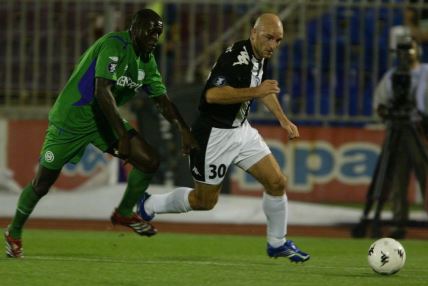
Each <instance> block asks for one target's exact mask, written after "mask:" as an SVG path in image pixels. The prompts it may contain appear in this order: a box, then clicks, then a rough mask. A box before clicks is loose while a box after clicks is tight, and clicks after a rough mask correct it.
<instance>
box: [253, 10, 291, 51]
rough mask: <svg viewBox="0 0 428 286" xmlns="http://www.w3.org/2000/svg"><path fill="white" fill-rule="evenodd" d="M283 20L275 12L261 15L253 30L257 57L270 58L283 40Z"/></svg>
mask: <svg viewBox="0 0 428 286" xmlns="http://www.w3.org/2000/svg"><path fill="white" fill-rule="evenodd" d="M283 34H284V30H283V27H282V22H281V20H280V19H279V18H278V16H277V15H275V14H273V13H264V14H262V15H260V16H259V17H258V18H257V20H256V22H255V23H254V26H253V28H252V30H251V36H250V40H251V44H252V46H253V51H254V54H255V55H256V57H257V58H259V59H262V58H270V57H271V56H272V54H273V52H274V51H275V50H276V49H277V48H278V46H279V44H280V43H281V41H282V38H283Z"/></svg>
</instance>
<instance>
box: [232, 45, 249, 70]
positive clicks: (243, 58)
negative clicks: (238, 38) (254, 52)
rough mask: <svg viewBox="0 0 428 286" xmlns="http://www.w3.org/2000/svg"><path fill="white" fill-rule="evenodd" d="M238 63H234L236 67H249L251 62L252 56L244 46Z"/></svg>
mask: <svg viewBox="0 0 428 286" xmlns="http://www.w3.org/2000/svg"><path fill="white" fill-rule="evenodd" d="M237 59H238V61H236V62H234V63H233V66H234V65H248V64H249V62H250V56H249V55H248V52H247V48H246V47H245V46H244V50H242V51H241V52H240V53H239V55H238V57H237Z"/></svg>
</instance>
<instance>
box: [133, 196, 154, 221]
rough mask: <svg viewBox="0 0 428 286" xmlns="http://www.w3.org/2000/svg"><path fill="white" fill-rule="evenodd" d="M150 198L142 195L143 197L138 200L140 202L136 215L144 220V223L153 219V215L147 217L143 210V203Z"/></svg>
mask: <svg viewBox="0 0 428 286" xmlns="http://www.w3.org/2000/svg"><path fill="white" fill-rule="evenodd" d="M149 198H150V194H148V193H144V194H143V196H142V197H141V199H140V202H139V203H138V206H137V213H138V214H139V215H140V216H141V217H142V218H143V219H144V220H145V221H151V220H152V219H154V217H155V214H152V215H149V214H148V213H146V210H145V209H144V203H145V202H146V201H147V200H148V199H149Z"/></svg>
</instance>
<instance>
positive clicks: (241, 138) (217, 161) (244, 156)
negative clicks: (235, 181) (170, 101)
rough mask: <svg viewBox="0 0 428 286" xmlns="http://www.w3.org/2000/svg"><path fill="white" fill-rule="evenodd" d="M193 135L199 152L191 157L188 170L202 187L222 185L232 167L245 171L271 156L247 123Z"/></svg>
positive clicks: (256, 132) (196, 132)
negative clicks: (203, 184)
mask: <svg viewBox="0 0 428 286" xmlns="http://www.w3.org/2000/svg"><path fill="white" fill-rule="evenodd" d="M192 133H193V135H194V136H195V138H196V140H197V141H198V142H199V147H200V149H199V150H196V151H194V152H192V153H191V154H190V170H191V172H192V176H193V178H194V180H195V181H198V182H203V183H205V184H210V185H219V184H221V182H222V181H223V179H224V177H225V175H226V172H227V170H228V169H229V166H230V164H232V163H233V164H235V165H237V166H238V167H240V168H242V169H243V170H245V171H246V170H248V169H249V168H250V167H251V166H253V165H254V164H255V163H257V162H258V161H260V160H261V159H262V158H264V157H265V156H266V155H268V154H270V153H271V151H270V149H269V147H268V146H267V144H266V143H265V141H264V140H263V138H262V137H261V136H260V134H259V132H258V131H257V130H256V129H254V128H253V127H251V125H250V124H249V123H248V121H246V122H245V123H244V124H242V126H240V127H237V128H233V129H221V128H215V127H206V128H204V127H203V128H197V129H192Z"/></svg>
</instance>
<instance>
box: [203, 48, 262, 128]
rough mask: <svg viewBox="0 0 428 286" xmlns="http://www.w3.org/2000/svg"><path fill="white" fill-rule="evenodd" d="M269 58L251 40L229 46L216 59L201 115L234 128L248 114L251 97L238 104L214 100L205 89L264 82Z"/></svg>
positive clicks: (222, 126) (254, 84)
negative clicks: (258, 53)
mask: <svg viewBox="0 0 428 286" xmlns="http://www.w3.org/2000/svg"><path fill="white" fill-rule="evenodd" d="M266 66H267V64H266V60H265V59H262V60H258V59H256V57H255V56H254V53H253V49H252V46H251V42H250V40H245V41H240V42H236V43H234V44H233V45H232V46H230V47H228V48H227V49H226V50H225V51H224V52H223V53H222V54H221V55H220V57H219V58H218V59H217V62H216V63H215V65H214V67H213V68H212V70H211V73H210V75H209V77H208V80H207V82H206V85H205V88H204V90H203V92H202V96H201V99H200V103H199V111H200V116H199V119H198V120H202V121H204V122H205V123H206V124H209V125H210V126H212V127H216V128H235V127H238V126H240V125H241V124H242V123H243V122H245V120H246V119H247V116H248V111H249V109H250V105H251V102H252V100H248V101H245V102H242V103H236V104H228V105H225V104H212V103H208V102H207V101H206V96H205V95H206V92H207V90H208V89H210V88H213V87H221V86H226V85H227V86H231V87H234V88H248V87H255V86H258V85H260V84H261V82H262V81H263V80H264V79H265V78H264V76H265V75H266Z"/></svg>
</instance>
